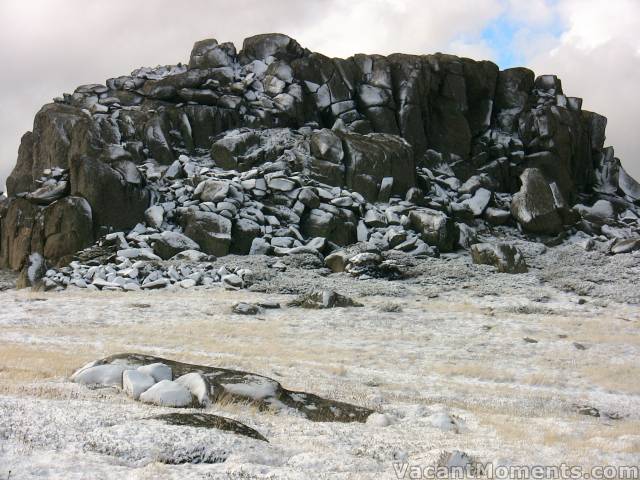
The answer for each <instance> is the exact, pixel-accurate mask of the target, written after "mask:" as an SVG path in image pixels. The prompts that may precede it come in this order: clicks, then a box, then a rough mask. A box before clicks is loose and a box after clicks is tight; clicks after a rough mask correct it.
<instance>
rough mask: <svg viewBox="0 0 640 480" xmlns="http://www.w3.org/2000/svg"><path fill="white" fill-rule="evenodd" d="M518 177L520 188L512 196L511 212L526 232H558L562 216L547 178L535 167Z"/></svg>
mask: <svg viewBox="0 0 640 480" xmlns="http://www.w3.org/2000/svg"><path fill="white" fill-rule="evenodd" d="M520 178H521V180H522V188H521V189H520V191H519V192H518V193H516V194H515V195H514V196H513V200H512V201H511V214H512V215H513V216H514V218H515V219H516V220H517V221H518V223H519V224H520V225H521V226H522V228H523V229H524V230H525V231H527V232H531V233H546V234H556V233H559V232H560V231H561V230H562V218H561V217H560V214H559V213H558V208H557V203H556V199H555V198H554V195H553V191H552V189H551V187H550V186H549V182H548V181H547V179H546V178H545V177H544V175H543V174H542V172H541V171H540V170H538V169H537V168H528V169H527V170H525V171H524V172H523V173H522V176H521V177H520Z"/></svg>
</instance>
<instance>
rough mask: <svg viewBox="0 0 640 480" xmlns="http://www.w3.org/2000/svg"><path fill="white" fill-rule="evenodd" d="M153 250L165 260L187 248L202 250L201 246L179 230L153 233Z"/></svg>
mask: <svg viewBox="0 0 640 480" xmlns="http://www.w3.org/2000/svg"><path fill="white" fill-rule="evenodd" d="M150 238H151V240H152V244H151V246H152V247H153V251H154V252H155V253H156V254H157V255H158V256H159V257H160V258H162V259H163V260H169V259H170V258H171V257H173V256H174V255H177V254H178V253H180V252H184V251H185V250H200V246H199V245H198V244H197V243H196V242H194V241H193V240H191V239H190V238H189V237H187V236H186V235H183V234H182V233H179V232H169V231H165V232H162V233H158V234H154V235H151V237H150Z"/></svg>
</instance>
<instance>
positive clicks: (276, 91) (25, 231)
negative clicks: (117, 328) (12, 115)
mask: <svg viewBox="0 0 640 480" xmlns="http://www.w3.org/2000/svg"><path fill="white" fill-rule="evenodd" d="M581 103H582V102H581V100H580V99H577V98H573V97H567V96H565V95H564V93H563V91H562V85H561V83H560V80H559V79H557V77H555V76H553V75H543V76H540V77H538V78H535V76H534V74H533V72H531V71H530V70H527V69H522V68H515V69H508V70H504V71H499V70H498V68H497V67H496V66H495V65H494V64H492V63H490V62H475V61H472V60H469V59H463V58H458V57H453V56H449V55H441V54H437V55H426V56H410V55H391V56H389V57H381V56H376V55H373V56H367V55H355V56H354V57H351V58H349V59H346V60H343V59H329V58H326V57H324V56H322V55H320V54H317V53H312V52H309V51H308V50H305V49H303V48H302V47H300V45H299V44H298V43H297V42H296V41H295V40H293V39H291V38H289V37H286V36H284V35H279V34H270V35H258V36H256V37H251V38H249V39H247V40H245V42H244V45H243V49H242V51H241V52H239V53H238V52H236V49H235V47H234V46H233V45H232V44H230V43H222V44H219V43H218V42H217V41H215V40H204V41H202V42H197V43H196V44H195V46H194V48H193V51H192V53H191V57H190V61H189V64H188V65H183V64H178V65H176V66H167V67H157V68H153V69H150V68H143V69H139V70H136V71H134V72H133V73H132V74H131V75H130V76H123V77H117V78H112V79H109V80H107V82H106V84H105V85H85V86H82V87H78V88H77V89H76V90H75V92H74V93H73V94H68V95H64V96H63V97H61V98H58V99H56V100H55V102H54V103H53V104H49V105H46V106H45V107H43V109H42V110H41V111H40V112H39V113H38V114H37V116H36V119H35V122H34V129H33V132H28V133H27V134H25V136H24V137H23V139H22V143H21V147H20V151H19V156H18V162H17V165H16V167H15V169H14V171H13V172H12V174H11V176H10V177H9V179H8V180H7V190H8V198H6V199H4V200H3V201H2V203H1V205H0V217H1V232H0V266H3V267H9V268H12V269H14V270H20V271H22V272H23V274H22V277H21V278H22V280H21V284H22V285H30V284H34V283H39V280H40V279H41V278H43V277H44V280H43V282H44V286H45V287H46V288H63V287H66V286H68V285H74V286H77V287H81V288H84V287H87V288H99V289H121V290H134V289H138V288H160V287H164V286H168V285H175V284H178V285H180V286H182V287H185V288H188V287H191V286H196V285H205V286H206V285H210V284H213V283H217V282H223V283H225V284H228V285H229V286H231V287H232V288H238V287H242V286H243V285H246V284H248V283H249V282H250V280H249V277H250V272H234V271H227V270H225V269H222V270H220V269H213V267H212V266H211V265H210V262H211V261H212V260H214V258H215V257H223V256H225V255H228V254H238V255H247V254H256V255H276V256H285V255H296V254H311V255H314V256H316V257H318V258H319V259H320V260H325V258H326V265H327V266H328V267H329V268H331V269H332V270H333V271H334V272H342V271H345V272H347V273H349V274H352V275H354V276H359V277H364V278H367V277H368V276H388V277H393V275H394V274H393V271H394V268H393V265H389V263H385V262H387V260H388V258H387V257H389V255H387V253H386V252H403V254H407V255H411V256H415V257H420V256H431V257H436V256H438V255H439V254H440V253H442V252H451V251H455V250H458V249H469V248H470V247H471V246H472V245H473V244H475V243H479V242H481V241H483V242H487V241H488V242H490V243H495V240H494V239H495V237H496V235H495V232H496V231H503V230H508V231H510V232H512V234H513V235H520V234H523V235H527V236H533V237H540V238H543V239H545V242H546V243H547V244H549V245H551V244H553V243H556V244H558V243H560V242H562V241H564V240H566V239H567V238H568V237H569V236H570V235H571V234H574V233H576V232H578V231H581V232H583V233H584V234H586V235H589V236H590V237H592V238H593V239H594V241H600V242H603V243H607V244H608V247H609V248H610V251H611V253H627V252H631V251H634V250H637V249H638V248H640V242H638V241H637V240H638V239H639V238H640V224H639V218H640V209H639V204H640V185H639V184H638V183H637V182H636V181H635V180H633V179H632V178H631V177H630V176H629V175H628V174H627V173H626V172H625V171H624V169H623V168H622V166H621V164H620V162H619V160H618V159H616V158H615V156H614V152H613V149H612V148H611V147H606V148H605V147H604V138H605V136H604V130H605V126H606V119H605V118H604V117H602V116H600V115H598V114H595V113H592V112H587V111H584V110H582V107H581ZM356 243H358V244H360V245H361V246H362V248H361V251H359V252H357V253H356V254H354V255H351V254H350V253H348V251H345V247H347V246H349V245H353V244H356ZM500 248H502V247H500ZM484 251H485V252H487V251H488V250H486V249H485V250H484ZM499 256H500V255H497V256H495V255H494V256H491V255H489V256H487V255H486V254H483V255H479V254H476V255H474V256H473V258H474V259H479V258H480V257H482V258H483V260H482V261H483V262H487V261H490V260H489V259H491V258H498V257H499ZM499 263H500V262H499V261H498V260H496V261H495V262H494V264H495V265H496V266H498V268H499V270H504V271H512V270H513V269H511V268H507V269H504V268H501V267H500V266H499V265H498V264H499ZM515 270H516V271H522V270H523V268H521V267H518V268H516V269H515Z"/></svg>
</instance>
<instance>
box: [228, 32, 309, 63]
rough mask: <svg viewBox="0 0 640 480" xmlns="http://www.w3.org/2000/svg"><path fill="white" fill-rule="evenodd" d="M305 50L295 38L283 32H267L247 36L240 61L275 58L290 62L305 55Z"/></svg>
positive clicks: (247, 61)
mask: <svg viewBox="0 0 640 480" xmlns="http://www.w3.org/2000/svg"><path fill="white" fill-rule="evenodd" d="M304 54H305V51H304V49H303V48H302V47H301V46H300V44H299V43H298V42H296V41H295V40H294V39H293V38H291V37H288V36H286V35H283V34H282V33H265V34H261V35H254V36H253V37H249V38H246V39H245V40H244V42H243V43H242V50H241V51H240V61H241V62H242V63H249V62H251V61H253V60H267V59H268V58H269V57H273V59H275V60H285V61H287V62H290V61H292V60H295V59H297V58H301V57H302V56H304Z"/></svg>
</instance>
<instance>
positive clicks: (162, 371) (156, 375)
mask: <svg viewBox="0 0 640 480" xmlns="http://www.w3.org/2000/svg"><path fill="white" fill-rule="evenodd" d="M138 371H139V372H142V373H145V374H147V375H150V376H151V377H153V379H154V380H155V381H156V382H160V381H162V380H172V379H173V373H172V371H171V367H169V366H168V365H165V364H164V363H151V364H149V365H143V366H141V367H138Z"/></svg>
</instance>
